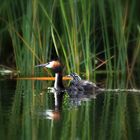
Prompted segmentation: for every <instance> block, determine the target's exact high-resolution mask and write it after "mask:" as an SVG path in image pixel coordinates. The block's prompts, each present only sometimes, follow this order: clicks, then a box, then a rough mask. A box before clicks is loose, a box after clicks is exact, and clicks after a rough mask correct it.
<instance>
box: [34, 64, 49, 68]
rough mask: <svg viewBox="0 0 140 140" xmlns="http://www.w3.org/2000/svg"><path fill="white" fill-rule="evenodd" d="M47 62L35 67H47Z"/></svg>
mask: <svg viewBox="0 0 140 140" xmlns="http://www.w3.org/2000/svg"><path fill="white" fill-rule="evenodd" d="M46 65H47V63H46V64H39V65H36V66H35V67H46Z"/></svg>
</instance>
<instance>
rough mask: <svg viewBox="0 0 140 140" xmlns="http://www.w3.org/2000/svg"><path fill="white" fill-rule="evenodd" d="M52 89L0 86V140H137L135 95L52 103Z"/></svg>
mask: <svg viewBox="0 0 140 140" xmlns="http://www.w3.org/2000/svg"><path fill="white" fill-rule="evenodd" d="M50 85H51V83H49V82H46V81H33V80H19V81H14V80H3V81H2V80H1V81H0V139H1V140H21V139H26V140H31V139H33V140H38V139H40V140H81V139H82V140H93V139H96V140H103V139H108V140H109V139H111V140H120V139H122V140H124V139H130V140H131V139H132V140H137V139H138V138H139V137H140V133H139V132H140V94H139V93H132V92H105V91H104V92H103V93H101V94H99V95H97V96H96V98H84V99H76V98H75V99H72V98H69V96H68V95H67V93H65V94H64V95H63V98H62V96H61V95H59V97H58V98H57V99H56V98H54V94H53V93H51V92H50V91H49V90H47V87H49V86H50Z"/></svg>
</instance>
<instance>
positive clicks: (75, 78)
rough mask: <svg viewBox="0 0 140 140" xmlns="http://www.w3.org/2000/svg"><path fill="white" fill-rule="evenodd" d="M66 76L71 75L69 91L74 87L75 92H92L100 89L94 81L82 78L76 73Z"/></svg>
mask: <svg viewBox="0 0 140 140" xmlns="http://www.w3.org/2000/svg"><path fill="white" fill-rule="evenodd" d="M68 76H70V77H72V80H71V81H70V87H69V90H71V91H72V90H74V89H75V90H77V92H83V93H86V92H87V93H88V92H90V93H91V92H92V93H94V92H96V91H98V90H99V89H100V88H99V87H97V85H96V84H95V83H92V82H90V81H88V80H82V79H81V77H80V76H79V75H78V74H76V73H71V74H70V75H68ZM75 87H76V88H75Z"/></svg>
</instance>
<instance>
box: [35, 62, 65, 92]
mask: <svg viewBox="0 0 140 140" xmlns="http://www.w3.org/2000/svg"><path fill="white" fill-rule="evenodd" d="M36 67H46V68H51V69H52V70H53V71H54V73H55V82H54V88H55V89H56V90H63V89H64V86H63V82H62V77H63V75H62V70H63V67H62V64H61V63H60V61H59V60H53V61H50V62H48V63H46V64H40V65H36Z"/></svg>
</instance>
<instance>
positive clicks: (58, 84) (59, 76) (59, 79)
mask: <svg viewBox="0 0 140 140" xmlns="http://www.w3.org/2000/svg"><path fill="white" fill-rule="evenodd" d="M62 77H63V76H62V73H60V72H59V73H55V83H54V88H55V89H63V88H64V86H63V82H62Z"/></svg>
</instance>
